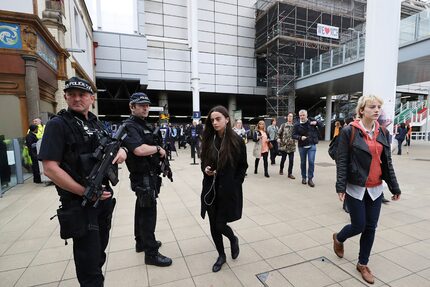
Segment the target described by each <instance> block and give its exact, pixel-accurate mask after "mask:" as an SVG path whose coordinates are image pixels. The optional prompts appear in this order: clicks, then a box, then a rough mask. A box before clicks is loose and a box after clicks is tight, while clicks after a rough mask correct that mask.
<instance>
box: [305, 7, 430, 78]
mask: <svg viewBox="0 0 430 287" xmlns="http://www.w3.org/2000/svg"><path fill="white" fill-rule="evenodd" d="M429 21H430V9H427V10H424V11H421V12H420V13H417V14H415V15H412V16H410V17H407V18H405V19H402V20H401V21H400V35H399V37H400V40H399V47H403V46H406V45H408V44H411V43H415V42H417V41H419V40H422V39H424V38H426V37H430V29H429V28H428V23H429ZM365 40H366V38H365V34H364V33H362V32H360V31H357V38H356V39H353V40H351V41H348V42H345V43H344V44H343V45H342V46H341V47H338V48H335V49H331V50H330V51H328V52H326V53H324V54H321V55H319V56H317V57H314V58H311V59H307V60H306V61H303V62H302V63H301V65H300V69H301V72H300V74H299V76H298V79H300V78H304V77H307V76H310V75H314V74H316V73H320V72H322V71H324V70H327V69H330V68H333V67H336V66H341V65H344V64H347V63H351V62H356V61H359V60H362V59H363V58H364V43H365ZM323 55H325V56H323ZM321 56H323V57H325V58H328V59H330V65H325V66H324V65H313V64H314V63H319V60H320V59H321V58H322V57H321Z"/></svg>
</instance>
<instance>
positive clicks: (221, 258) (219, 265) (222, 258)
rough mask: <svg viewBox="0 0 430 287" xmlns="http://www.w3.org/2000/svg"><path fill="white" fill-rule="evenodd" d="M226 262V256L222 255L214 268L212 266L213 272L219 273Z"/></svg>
mask: <svg viewBox="0 0 430 287" xmlns="http://www.w3.org/2000/svg"><path fill="white" fill-rule="evenodd" d="M225 262H226V260H225V254H224V255H220V256H219V257H218V259H217V260H216V262H215V264H214V266H212V272H218V271H220V270H221V267H222V265H223V264H224V263H225Z"/></svg>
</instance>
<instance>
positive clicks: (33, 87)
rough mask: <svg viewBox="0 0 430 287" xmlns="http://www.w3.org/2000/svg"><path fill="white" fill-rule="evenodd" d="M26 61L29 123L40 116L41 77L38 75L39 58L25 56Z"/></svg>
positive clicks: (26, 94) (26, 93)
mask: <svg viewBox="0 0 430 287" xmlns="http://www.w3.org/2000/svg"><path fill="white" fill-rule="evenodd" d="M22 58H23V59H24V61H25V96H26V98H27V116H28V121H32V120H33V119H34V118H37V117H39V116H40V95H39V77H38V75H37V65H36V64H37V57H35V56H31V55H23V56H22Z"/></svg>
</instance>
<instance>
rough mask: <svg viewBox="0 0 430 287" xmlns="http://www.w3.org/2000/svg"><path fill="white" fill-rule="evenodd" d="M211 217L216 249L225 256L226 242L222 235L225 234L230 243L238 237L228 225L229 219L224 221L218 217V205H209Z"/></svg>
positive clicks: (210, 222)
mask: <svg viewBox="0 0 430 287" xmlns="http://www.w3.org/2000/svg"><path fill="white" fill-rule="evenodd" d="M207 212H208V217H209V225H210V228H211V235H212V240H213V241H214V243H215V247H216V250H217V251H218V254H219V256H224V257H225V252H224V243H223V241H222V236H223V235H224V236H225V237H227V238H228V239H229V240H230V245H231V243H232V242H234V240H235V239H236V238H235V236H234V233H233V230H232V229H231V228H230V226H228V225H227V221H222V220H220V219H219V217H218V218H217V211H216V206H214V205H212V206H209V207H208V209H207Z"/></svg>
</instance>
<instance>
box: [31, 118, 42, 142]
mask: <svg viewBox="0 0 430 287" xmlns="http://www.w3.org/2000/svg"><path fill="white" fill-rule="evenodd" d="M33 125H36V126H37V133H36V137H37V139H38V140H40V139H41V138H42V137H43V132H44V131H45V125H44V124H42V120H41V119H40V118H35V119H34V120H33Z"/></svg>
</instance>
